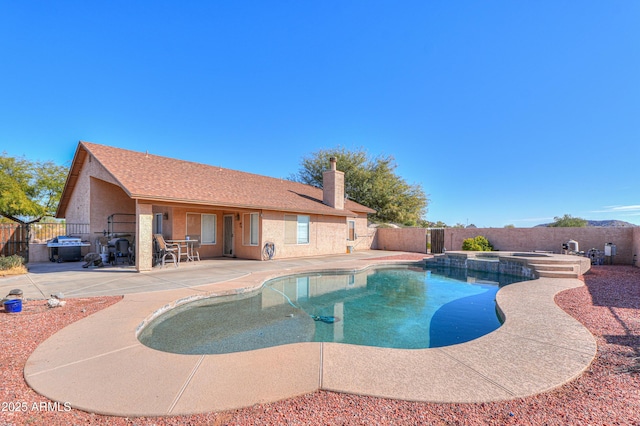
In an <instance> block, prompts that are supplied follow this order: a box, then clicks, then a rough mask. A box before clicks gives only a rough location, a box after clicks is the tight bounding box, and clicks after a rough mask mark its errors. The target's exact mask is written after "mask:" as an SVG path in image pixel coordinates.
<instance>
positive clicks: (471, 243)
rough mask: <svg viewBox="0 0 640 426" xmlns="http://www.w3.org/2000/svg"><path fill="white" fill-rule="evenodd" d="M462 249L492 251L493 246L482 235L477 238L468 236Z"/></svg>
mask: <svg viewBox="0 0 640 426" xmlns="http://www.w3.org/2000/svg"><path fill="white" fill-rule="evenodd" d="M462 250H465V251H492V250H493V246H492V245H491V243H490V242H489V240H487V239H486V238H485V237H483V236H482V235H478V236H477V237H475V238H467V239H466V240H464V241H463V242H462Z"/></svg>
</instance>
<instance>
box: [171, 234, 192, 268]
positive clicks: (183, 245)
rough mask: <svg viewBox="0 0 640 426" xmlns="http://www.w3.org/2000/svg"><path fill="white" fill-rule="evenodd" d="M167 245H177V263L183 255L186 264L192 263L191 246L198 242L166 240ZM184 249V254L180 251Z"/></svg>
mask: <svg viewBox="0 0 640 426" xmlns="http://www.w3.org/2000/svg"><path fill="white" fill-rule="evenodd" d="M167 242H168V243H172V244H178V263H180V258H181V257H182V256H183V255H184V256H186V258H187V262H193V261H194V260H195V259H194V257H193V246H194V245H195V244H196V243H197V242H198V240H192V239H188V240H186V239H185V240H167ZM183 249H184V253H183V252H182V250H183Z"/></svg>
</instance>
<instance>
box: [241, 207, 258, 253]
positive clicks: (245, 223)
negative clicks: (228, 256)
mask: <svg viewBox="0 0 640 426" xmlns="http://www.w3.org/2000/svg"><path fill="white" fill-rule="evenodd" d="M259 223H260V217H259V216H258V213H245V214H244V215H242V244H244V245H245V246H257V245H258V243H259V236H260V233H259Z"/></svg>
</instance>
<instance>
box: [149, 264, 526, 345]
mask: <svg viewBox="0 0 640 426" xmlns="http://www.w3.org/2000/svg"><path fill="white" fill-rule="evenodd" d="M454 272H456V273H458V274H460V271H458V270H456V271H454ZM521 280H522V278H515V277H514V278H512V279H509V277H505V276H499V275H496V274H486V273H485V274H480V273H478V274H475V275H473V276H471V275H469V272H465V275H464V276H457V277H455V278H453V277H451V276H447V275H445V274H444V272H442V271H440V272H439V273H436V272H432V271H428V270H425V269H423V268H418V267H406V266H405V267H394V268H379V269H369V270H366V271H363V272H359V273H349V274H346V273H321V274H320V273H316V274H311V275H295V276H287V277H282V278H278V279H275V280H271V281H268V282H267V283H265V285H264V286H263V287H262V289H261V290H260V291H257V292H253V293H250V294H246V295H234V296H224V297H216V298H211V299H204V300H199V301H197V302H192V303H188V304H185V305H182V306H180V307H178V308H176V309H173V310H171V311H169V312H167V313H165V314H163V315H161V316H160V317H158V318H156V319H155V320H153V321H152V322H151V323H150V324H149V325H147V326H146V327H145V328H144V329H143V330H142V331H141V333H140V335H139V336H138V338H139V340H140V341H141V342H142V343H143V344H145V345H146V346H149V347H151V348H154V349H157V350H161V351H165V352H171V353H180V354H220V353H231V352H242V351H248V350H255V349H261V348H266V347H272V346H278V345H284V344H289V343H299V342H338V343H348V344H354V345H363V346H378V347H388V348H401V349H422V348H432V347H440V346H447V345H453V344H456V343H462V342H466V341H469V340H473V339H476V338H478V337H480V336H483V335H485V334H487V333H490V332H491V331H493V330H495V329H496V328H498V327H499V326H500V319H499V318H498V315H497V313H496V307H495V294H496V292H497V291H498V288H499V287H500V286H501V285H505V284H508V283H510V282H513V281H521Z"/></svg>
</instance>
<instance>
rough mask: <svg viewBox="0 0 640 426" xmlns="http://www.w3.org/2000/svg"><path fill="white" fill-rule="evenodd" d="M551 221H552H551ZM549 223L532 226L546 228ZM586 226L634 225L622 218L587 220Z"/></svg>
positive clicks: (615, 226) (621, 226) (613, 226)
mask: <svg viewBox="0 0 640 426" xmlns="http://www.w3.org/2000/svg"><path fill="white" fill-rule="evenodd" d="M552 223H553V222H552ZM549 225H551V223H542V224H540V225H536V226H534V228H546V227H548V226H549ZM587 226H603V227H612V228H632V227H634V226H638V225H634V224H633V223H629V222H625V221H622V220H588V221H587Z"/></svg>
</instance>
